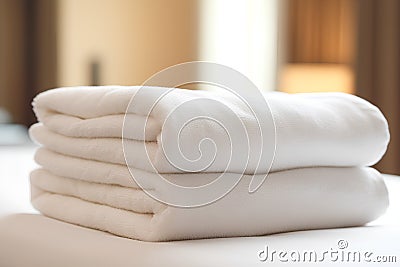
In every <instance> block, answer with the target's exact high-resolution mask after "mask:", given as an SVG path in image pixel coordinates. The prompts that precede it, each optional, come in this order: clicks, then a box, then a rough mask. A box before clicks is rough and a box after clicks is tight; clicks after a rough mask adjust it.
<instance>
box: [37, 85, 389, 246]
mask: <svg viewBox="0 0 400 267" xmlns="http://www.w3.org/2000/svg"><path fill="white" fill-rule="evenodd" d="M139 88H140V87H118V86H111V87H110V86H108V87H106V86H105V87H75V88H61V89H56V90H50V91H47V92H44V93H42V94H39V95H38V96H37V97H36V98H35V100H34V103H33V105H34V110H35V113H36V115H37V117H38V119H39V123H38V124H36V125H33V126H32V127H31V128H30V134H31V136H32V138H33V139H34V140H36V141H37V142H38V143H39V144H41V145H42V148H39V149H38V150H37V152H36V155H35V160H36V162H37V163H38V164H39V165H40V166H41V168H39V169H37V170H35V171H34V172H32V174H31V185H32V203H33V205H34V206H35V207H36V208H37V209H38V210H39V211H40V212H42V213H43V214H45V215H47V216H50V217H53V218H56V219H59V220H63V221H66V222H70V223H74V224H78V225H82V226H86V227H90V228H94V229H99V230H103V231H106V232H110V233H113V234H116V235H119V236H124V237H129V238H134V239H139V240H147V241H166V240H179V239H190V238H210V237H226V236H248V235H262V234H270V233H277V232H284V231H294V230H305V229H319V228H332V227H346V226H355V225H362V224H365V223H367V222H369V221H371V220H373V219H375V218H377V217H378V216H379V215H381V214H382V213H383V212H384V211H385V209H386V207H387V205H388V196H387V191H386V187H385V184H384V182H383V180H382V178H381V175H380V174H379V173H378V172H377V171H376V170H374V169H372V168H368V167H364V166H369V165H371V164H374V163H375V162H377V161H378V160H379V159H380V158H381V157H382V155H383V154H384V152H385V150H386V146H387V144H388V141H389V132H388V126H387V122H386V120H385V118H384V117H383V115H382V114H381V112H380V111H379V110H378V109H377V108H376V107H374V106H373V105H371V104H370V103H368V102H366V101H364V100H362V99H360V98H358V97H355V96H351V95H346V94H339V93H329V94H328V93H324V94H300V95H287V94H283V93H271V94H265V95H264V96H265V98H266V99H267V100H268V103H269V106H270V109H271V112H272V113H270V114H271V115H272V117H271V118H273V120H266V121H264V124H263V125H262V127H263V128H264V129H267V131H265V133H266V135H263V138H262V141H263V142H260V138H259V137H258V131H257V124H258V121H257V118H255V117H254V116H253V115H254V114H252V113H251V110H249V108H248V107H247V106H246V105H243V103H242V102H241V101H238V99H236V98H235V97H232V95H229V94H228V95H225V94H217V93H211V92H203V91H188V90H181V89H173V90H172V89H168V88H159V87H156V88H146V89H145V90H139ZM132 96H135V97H134V98H133V102H132V105H130V106H129V105H128V104H129V101H130V100H131V98H132ZM160 96H163V97H162V98H161V99H159V97H160ZM204 99H206V100H207V101H211V103H212V104H210V106H207V105H205V103H208V102H207V101H206V102H204V101H203V100H204ZM198 100H199V102H197V101H198ZM155 102H156V103H157V105H156V107H155V108H153V109H151V112H150V114H147V113H146V110H148V108H149V106H150V107H151V106H152V104H154V103H155ZM187 102H190V105H187V106H186V105H185V103H187ZM177 106H181V107H183V109H181V110H179V111H178V110H176V107H177ZM227 107H228V109H226V108H227ZM256 109H257V107H256ZM125 112H127V113H126V117H125V120H124V116H125ZM265 112H267V113H269V111H268V110H266V111H265ZM228 113H229V115H228ZM232 114H233V117H236V118H240V120H242V122H243V125H244V128H245V130H246V132H247V133H248V136H247V137H248V147H249V152H250V155H249V156H250V157H249V159H248V162H247V163H248V164H246V165H245V168H243V166H244V165H243V164H242V162H240V157H237V158H236V157H235V156H234V157H232V155H231V152H233V153H232V154H234V155H236V154H240V153H241V152H243V151H242V150H238V149H236V150H235V149H234V150H232V148H244V146H243V145H245V143H246V142H244V141H245V140H241V138H240V136H239V135H238V133H237V132H236V131H233V132H228V133H229V135H230V137H232V138H231V139H229V138H228V139H227V138H226V137H227V132H226V131H224V130H221V127H220V125H218V124H216V123H214V122H213V121H211V122H210V120H202V119H201V120H198V121H196V122H194V123H190V124H184V122H185V121H186V120H187V118H188V116H189V118H190V117H199V118H204V117H211V118H214V117H215V118H218V119H219V120H221V121H222V122H223V121H224V120H225V121H228V124H229V121H230V120H232V119H233V118H232V117H231V116H232ZM266 117H268V115H266ZM168 120H171V121H172V123H166V122H165V121H168ZM124 123H125V124H126V125H127V126H129V127H123V124H124ZM126 125H125V126H126ZM183 125H184V126H185V129H184V130H183V131H180V127H182V126H183ZM234 129H236V128H234ZM271 129H272V131H271ZM177 133H181V135H179V142H180V143H179V145H180V147H178V146H177V147H174V145H176V140H174V136H175V135H176V134H177ZM238 136H239V138H238ZM122 137H123V138H122ZM228 137H229V136H228ZM207 138H208V139H212V140H213V141H214V145H215V147H214V146H207V144H200V143H201V140H203V139H207ZM229 140H231V141H232V140H233V144H232V143H231V144H229V142H228V141H229ZM275 141H276V143H275ZM236 143H237V144H236ZM199 144H200V146H199ZM203 145H204V146H203ZM275 145H276V153H275V154H274V153H273V152H274V149H275ZM198 146H199V147H198ZM164 147H172V148H173V151H172V155H173V156H172V158H171V157H169V156H170V155H169V154H168V153H167V152H165V150H164ZM179 148H183V154H185V155H186V156H188V158H189V159H192V158H194V159H196V158H198V157H199V156H203V155H202V154H201V153H203V152H204V153H205V154H204V155H205V156H207V155H208V154H207V153H208V152H209V151H214V149H215V148H216V150H215V152H216V154H215V160H214V161H212V164H211V165H209V166H208V167H207V168H203V166H204V161H201V160H200V161H190V160H189V161H188V162H189V163H190V164H188V163H187V162H185V161H184V160H182V158H180V157H179V156H174V155H177V154H174V153H176V151H177V150H178V149H179ZM175 150H176V151H175ZM124 151H125V152H126V153H125V154H124ZM257 151H261V152H262V154H261V155H260V154H257ZM169 152H171V151H169ZM239 152H240V153H239ZM127 154H128V158H126V157H125V156H126V155H127ZM271 155H274V161H273V165H272V168H271V170H272V172H271V173H269V174H268V177H267V179H266V181H265V182H264V183H263V184H262V185H261V187H260V188H259V189H258V190H257V191H256V192H254V193H249V184H250V180H251V179H253V178H257V179H258V180H262V177H265V175H266V174H267V173H268V171H269V170H270V167H271V166H270V165H271V162H270V161H269V157H270V156H271ZM171 159H172V163H171ZM229 159H232V162H233V163H234V164H228V165H227V160H229ZM235 160H236V162H235ZM259 160H260V162H259ZM235 163H237V164H235ZM258 163H260V164H259V165H258ZM185 164H186V165H185ZM127 165H128V166H129V168H128V166H127ZM181 166H184V168H181ZM186 167H189V168H186ZM199 169H201V171H197V172H194V171H195V170H199ZM243 171H244V173H245V175H243V177H242V179H241V180H240V181H239V183H238V184H237V185H236V186H235V187H234V188H233V190H232V191H231V192H229V193H228V194H227V195H225V196H224V197H223V198H221V199H219V200H218V201H215V202H213V203H211V204H208V205H205V206H201V207H197V208H178V207H174V206H171V205H166V204H164V203H162V202H159V201H156V200H155V199H153V198H151V197H150V196H149V195H148V193H151V194H152V195H153V194H154V195H156V196H164V197H165V196H169V195H173V194H174V193H173V192H171V191H168V187H165V186H164V184H163V183H160V174H162V177H163V178H165V179H166V180H168V181H170V182H172V183H174V184H177V185H180V186H186V187H196V186H202V185H206V184H208V183H210V182H212V181H214V180H216V179H217V178H218V177H219V176H220V175H221V174H222V173H224V175H225V176H224V177H225V178H227V179H228V180H235V179H236V178H237V177H238V174H241V173H242V172H243ZM133 178H141V179H140V180H141V183H140V186H139V185H138V184H137V183H136V181H135V179H133ZM216 184H217V185H221V183H220V184H218V183H216ZM222 185H223V183H222ZM206 193H207V192H206ZM208 193H210V194H211V193H212V192H208ZM179 197H181V198H182V200H184V201H185V200H191V199H195V198H196V197H198V196H197V195H194V194H191V191H187V194H186V195H185V194H184V195H182V196H179ZM204 225H209V227H204Z"/></svg>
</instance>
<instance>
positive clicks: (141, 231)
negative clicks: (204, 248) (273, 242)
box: [31, 159, 388, 241]
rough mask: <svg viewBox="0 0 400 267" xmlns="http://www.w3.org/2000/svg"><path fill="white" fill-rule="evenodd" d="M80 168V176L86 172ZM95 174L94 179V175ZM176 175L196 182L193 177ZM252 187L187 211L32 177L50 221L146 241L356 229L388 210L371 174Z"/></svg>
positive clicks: (313, 172)
mask: <svg viewBox="0 0 400 267" xmlns="http://www.w3.org/2000/svg"><path fill="white" fill-rule="evenodd" d="M60 160H61V159H60ZM74 160H77V161H78V160H79V159H72V160H71V162H72V161H74ZM50 161H51V160H50V159H49V163H47V164H48V165H51V163H50ZM97 164H102V163H97ZM77 167H78V168H83V167H82V164H79V166H77ZM71 172H73V171H71ZM71 172H69V173H71ZM90 172H96V171H95V170H94V169H92V168H91V171H90ZM99 172H101V171H99ZM176 175H179V176H180V178H183V177H184V176H186V178H184V180H186V181H187V182H189V183H190V182H196V181H195V179H193V178H192V177H191V175H192V174H176ZM94 176H96V175H94ZM204 176H207V175H206V174H204ZM84 177H90V176H88V175H86V176H84ZM96 177H99V176H96ZM198 178H201V176H198ZM96 179H97V178H96ZM127 179H129V178H127ZM87 180H88V179H87ZM249 180H250V176H247V175H245V176H244V178H243V179H242V181H241V182H240V183H239V184H238V185H237V187H236V188H235V189H234V190H233V191H232V192H230V193H229V194H228V195H226V196H225V197H224V198H222V199H220V200H219V201H217V202H214V203H212V204H209V205H206V206H202V207H198V208H186V209H185V208H176V207H171V206H167V205H164V204H161V203H159V202H157V201H155V200H153V199H152V198H150V197H149V196H147V195H146V194H145V193H144V192H143V191H141V190H140V189H137V188H133V187H122V186H117V185H111V184H104V183H94V182H87V181H83V180H77V179H71V178H65V177H62V176H57V175H54V174H52V173H50V172H48V171H46V170H44V169H38V170H36V171H34V172H32V174H31V185H32V203H33V205H34V206H35V208H37V209H38V210H39V211H40V212H41V213H43V214H45V215H47V216H49V217H52V218H56V219H59V220H63V221H66V222H70V223H74V224H78V225H81V226H86V227H90V228H94V229H100V230H103V231H107V232H110V233H113V234H116V235H119V236H124V237H129V238H134V239H140V240H146V241H166V240H178V239H191V238H209V237H225V236H251V235H262V234H271V233H277V232H286V231H294V230H305V229H319V228H332V227H346V226H356V225H362V224H365V223H367V222H369V221H371V220H373V219H375V218H377V217H378V216H379V215H381V214H382V213H383V212H384V211H385V209H386V207H387V205H388V198H387V191H386V187H385V185H384V183H383V180H382V178H381V176H380V174H379V173H378V172H377V171H375V170H374V169H371V168H357V167H354V168H304V169H297V170H289V171H282V172H277V173H272V174H270V175H269V177H268V179H267V180H266V182H265V183H264V184H263V185H262V186H261V187H260V189H259V190H258V191H256V192H255V193H252V194H249V193H248V190H247V187H248V183H249ZM158 189H159V188H153V190H158ZM207 225H208V226H210V227H207Z"/></svg>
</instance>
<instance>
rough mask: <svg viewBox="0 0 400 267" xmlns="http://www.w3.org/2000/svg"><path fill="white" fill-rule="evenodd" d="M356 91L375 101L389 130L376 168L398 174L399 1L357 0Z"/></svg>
mask: <svg viewBox="0 0 400 267" xmlns="http://www.w3.org/2000/svg"><path fill="white" fill-rule="evenodd" d="M358 11H359V14H358V42H357V50H356V51H357V56H356V59H357V60H356V93H357V95H359V96H361V97H363V98H366V99H367V100H369V101H371V102H372V103H373V104H375V105H377V106H378V107H379V108H380V109H381V110H382V112H383V113H384V115H385V116H386V118H387V120H388V121H389V128H390V132H391V141H390V144H389V148H388V151H387V153H386V155H385V156H384V158H383V159H382V160H381V162H380V163H378V164H377V166H376V167H377V168H378V169H379V170H380V171H382V172H385V173H393V174H400V78H399V77H400V53H399V49H400V1H398V0H359V1H358Z"/></svg>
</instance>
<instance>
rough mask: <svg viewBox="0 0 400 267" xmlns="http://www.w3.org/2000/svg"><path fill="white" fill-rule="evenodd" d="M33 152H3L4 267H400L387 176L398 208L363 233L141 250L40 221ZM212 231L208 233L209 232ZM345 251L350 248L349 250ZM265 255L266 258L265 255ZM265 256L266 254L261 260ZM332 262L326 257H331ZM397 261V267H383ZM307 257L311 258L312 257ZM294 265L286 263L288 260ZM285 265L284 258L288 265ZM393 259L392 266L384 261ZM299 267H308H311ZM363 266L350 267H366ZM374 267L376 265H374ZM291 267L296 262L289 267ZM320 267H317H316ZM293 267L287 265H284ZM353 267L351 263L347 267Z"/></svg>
mask: <svg viewBox="0 0 400 267" xmlns="http://www.w3.org/2000/svg"><path fill="white" fill-rule="evenodd" d="M33 151H34V147H33V146H32V147H19V148H12V147H9V148H1V149H0V161H1V162H2V166H1V169H0V175H1V180H0V191H1V192H0V193H1V194H0V266H1V267H3V266H5V267H11V266H17V267H25V266H40V267H47V266H60V267H63V266H77V267H79V266H85V267H90V266H141V267H142V266H143V267H145V266H233V267H235V266H266V265H268V266H271V265H272V266H274V265H278V266H279V265H281V264H284V263H282V262H281V261H280V260H279V258H278V257H277V256H276V255H277V254H275V258H274V260H271V254H269V257H268V259H267V260H266V261H264V262H263V261H261V260H260V258H261V259H263V258H265V255H266V254H265V251H266V248H268V252H269V253H271V252H272V251H277V252H276V253H278V252H279V251H283V252H285V251H286V252H287V253H291V252H293V251H295V252H296V251H297V252H299V253H301V254H304V252H305V251H306V252H307V251H312V252H315V253H316V254H317V255H318V259H321V258H322V255H323V253H324V252H326V251H327V252H335V251H338V253H339V254H338V255H341V254H340V253H341V252H342V251H344V252H346V253H347V252H350V253H353V252H360V253H372V254H370V256H369V257H368V259H369V260H370V261H371V262H369V263H368V266H397V265H398V264H399V262H400V224H399V223H400V218H399V217H400V216H399V213H400V212H399V211H400V198H399V197H400V178H399V177H396V176H390V175H385V180H386V183H387V186H388V189H389V197H390V201H391V205H390V207H389V209H388V212H387V213H386V214H385V215H384V216H382V217H381V218H379V219H378V220H376V221H374V222H372V223H370V224H369V225H367V226H364V227H354V228H343V229H327V230H314V231H299V232H291V233H283V234H275V235H270V236H259V237H241V238H220V239H204V240H188V241H177V242H161V243H151V242H141V241H135V240H130V239H125V238H120V237H116V236H113V235H111V234H107V233H103V232H100V231H96V230H91V229H86V228H83V227H79V226H75V225H71V224H67V223H64V222H60V221H57V220H53V219H50V218H47V217H44V216H41V215H38V214H34V213H35V212H34V210H33V209H32V207H31V206H30V204H29V183H28V178H27V177H28V172H29V171H30V170H31V169H32V168H34V166H35V164H34V163H33V161H32V157H33ZM205 227H207V226H205ZM342 247H344V248H342ZM263 251H264V253H263ZM260 253H261V254H260ZM325 255H327V254H325ZM378 256H394V257H395V258H394V257H391V258H390V259H391V260H392V261H393V260H396V261H397V263H385V264H383V265H382V263H378V262H377V261H379V260H383V258H382V257H380V258H378ZM307 257H308V256H307ZM286 258H287V257H286ZM282 259H283V260H284V259H285V257H283V258H282ZM334 259H335V257H333V258H330V257H325V259H324V261H322V262H321V263H320V264H318V266H326V265H328V266H341V265H342V264H343V262H342V261H341V259H340V258H338V259H337V260H336V261H334ZM385 259H389V258H385ZM307 260H308V259H306V261H303V263H298V262H296V263H294V264H293V266H309V265H310V263H309V261H307ZM363 260H364V259H363V258H361V262H356V263H353V264H351V265H354V266H363V265H365V263H364V264H363ZM374 261H375V262H374ZM289 262H291V261H289ZM313 264H314V265H315V264H316V263H313ZM285 265H287V263H285ZM346 266H349V263H346Z"/></svg>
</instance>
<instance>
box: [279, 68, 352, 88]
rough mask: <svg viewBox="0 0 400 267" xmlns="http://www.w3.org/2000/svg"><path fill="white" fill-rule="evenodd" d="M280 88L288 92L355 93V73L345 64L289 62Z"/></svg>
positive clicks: (281, 77) (282, 76) (282, 73)
mask: <svg viewBox="0 0 400 267" xmlns="http://www.w3.org/2000/svg"><path fill="white" fill-rule="evenodd" d="M279 89H280V91H283V92H287V93H306V92H344V93H354V74H353V71H352V69H351V68H350V67H349V66H347V65H344V64H287V65H286V66H284V67H283V69H282V72H281V74H280V86H279Z"/></svg>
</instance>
